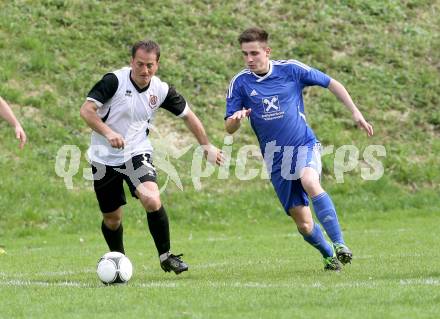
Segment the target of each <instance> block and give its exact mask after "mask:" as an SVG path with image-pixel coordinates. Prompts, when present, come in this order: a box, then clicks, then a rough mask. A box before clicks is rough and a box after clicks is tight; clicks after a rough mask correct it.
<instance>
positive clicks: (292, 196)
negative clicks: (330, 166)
mask: <svg viewBox="0 0 440 319" xmlns="http://www.w3.org/2000/svg"><path fill="white" fill-rule="evenodd" d="M280 156H281V157H282V160H279V161H277V162H276V164H274V165H273V166H272V172H271V174H270V180H271V182H272V185H273V187H274V188H275V192H276V193H277V195H278V199H279V200H280V202H281V204H282V205H283V207H284V211H285V212H286V214H287V215H290V214H289V209H290V208H293V207H296V206H300V205H301V206H309V198H308V195H307V193H306V191H305V190H304V188H303V187H302V185H301V180H300V178H301V174H302V170H303V169H304V168H305V167H311V168H313V169H315V170H316V171H317V172H318V174H321V144H320V143H313V144H310V145H305V146H300V147H298V148H293V147H284V149H283V152H282V154H280Z"/></svg>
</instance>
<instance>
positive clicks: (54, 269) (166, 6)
mask: <svg viewBox="0 0 440 319" xmlns="http://www.w3.org/2000/svg"><path fill="white" fill-rule="evenodd" d="M439 13H440V5H439V3H438V1H434V2H433V1H425V0H408V1H394V0H392V1H386V2H383V1H378V0H368V1H360V0H340V1H332V2H325V3H324V2H322V1H317V0H313V1H306V2H299V1H266V2H262V3H255V2H250V1H239V2H233V1H201V0H185V1H178V0H169V1H93V0H92V1H81V0H66V1H63V0H40V1H29V0H17V1H1V0H0V95H1V96H3V97H4V98H5V99H6V100H7V101H8V102H9V103H10V104H11V105H12V107H13V109H14V112H15V113H16V115H17V117H18V118H19V119H20V121H21V122H22V123H23V126H24V128H25V130H26V133H27V135H28V139H29V143H28V144H27V145H26V147H25V149H24V150H23V151H20V150H18V147H17V143H16V141H15V139H14V136H13V133H12V131H11V128H10V127H9V126H8V125H7V123H5V122H4V121H0V136H1V137H2V138H1V141H0V145H1V147H2V149H1V152H0V216H1V218H0V246H4V247H5V250H6V252H7V253H6V254H4V255H1V256H0V317H1V318H20V317H22V318H29V317H37V318H40V317H43V318H55V317H58V318H60V317H61V318H69V317H72V318H73V317H78V318H84V317H108V316H110V315H113V314H118V315H123V316H126V317H127V318H130V317H157V318H159V317H163V318H237V317H244V318H251V317H252V318H284V317H286V318H287V317H288V318H292V317H293V318H301V317H304V318H316V317H318V316H319V317H324V318H331V317H350V318H351V317H353V318H357V317H362V318H436V314H437V313H439V312H440V309H439V306H438V305H439V304H440V302H439V301H440V300H439V289H438V286H439V276H440V274H439V270H438V269H439V268H438V267H439V262H438V260H439V252H438V249H436V247H437V242H438V240H437V238H436V235H435V234H436V233H437V228H438V227H437V226H436V225H437V219H438V217H437V216H438V214H439V207H440V197H439V196H438V195H439V192H440V188H439V187H440V186H439V185H440V173H439V172H440V170H439V165H438V154H439V153H440V139H439V136H440V113H439V111H438V105H439V104H440V91H439V87H440V77H439V76H438V74H439V64H438V61H440V39H439V37H440V14H439ZM253 25H259V26H262V27H264V28H266V29H267V30H268V31H269V32H270V34H271V46H272V48H273V56H272V57H273V58H275V59H288V58H295V59H298V60H300V61H302V62H304V63H307V64H310V65H312V66H314V67H317V68H320V69H321V70H323V71H325V72H326V73H328V74H329V75H330V76H332V77H334V78H336V79H338V80H339V81H341V82H342V83H343V84H344V85H345V86H346V87H347V89H348V90H349V92H350V93H351V95H352V97H353V99H354V101H355V102H356V103H357V105H358V106H359V108H360V109H361V110H362V111H363V113H364V115H365V117H366V118H367V119H368V120H369V121H371V122H372V123H373V125H374V128H375V136H374V137H373V138H371V139H367V138H366V137H365V136H364V135H363V134H362V133H361V132H359V131H358V130H356V129H355V127H354V125H353V123H352V122H351V120H350V118H349V114H348V113H347V112H346V111H345V110H344V107H343V106H342V105H341V104H340V103H339V102H338V101H337V100H336V99H335V98H334V97H333V96H332V95H331V94H330V93H329V92H326V91H325V90H322V89H319V88H311V89H308V90H307V91H306V92H305V94H304V100H305V105H306V111H307V116H308V121H309V122H310V124H311V126H312V127H313V129H314V131H315V132H316V133H317V135H318V137H319V139H320V140H321V141H322V143H323V145H324V146H326V145H334V149H335V150H336V149H338V148H339V147H340V146H342V145H345V144H350V145H351V144H352V145H355V146H356V147H357V148H358V149H359V150H360V154H361V155H362V154H363V152H364V150H365V148H366V147H367V146H368V145H370V144H378V145H383V146H384V147H385V149H386V152H387V155H386V157H384V158H381V161H382V164H383V166H384V176H383V177H382V178H381V179H379V180H378V181H365V180H363V179H362V177H361V169H362V168H365V163H364V162H363V157H362V156H361V157H360V158H359V161H360V162H359V163H360V164H359V165H358V167H357V168H356V169H354V170H353V171H351V172H349V173H347V174H345V175H344V183H337V180H336V177H335V175H334V173H333V167H334V154H335V153H332V154H331V155H326V156H325V157H324V158H323V162H324V177H323V184H324V187H325V189H326V190H327V191H328V192H329V193H330V194H331V196H332V198H333V200H334V202H335V204H336V207H337V209H338V215H339V217H340V219H341V221H342V224H343V226H344V228H345V229H344V231H345V234H346V237H347V241H348V242H349V243H350V244H351V245H352V247H353V249H354V252H355V259H354V263H353V264H352V265H349V266H348V267H346V269H345V270H344V272H343V273H341V274H329V273H325V272H323V271H322V265H321V261H320V258H319V255H318V254H317V253H316V252H314V251H313V250H312V249H311V248H310V247H308V246H307V245H306V244H305V243H304V242H303V240H302V239H301V238H300V237H299V236H297V235H296V231H295V229H294V225H293V224H292V222H291V221H289V220H288V219H286V218H285V217H284V216H283V214H284V213H283V211H282V208H281V205H280V204H279V202H278V200H277V199H276V197H275V193H274V191H273V189H272V187H271V185H270V183H269V182H268V181H267V180H261V179H259V178H257V179H254V180H250V181H241V180H239V179H238V178H237V177H236V175H235V169H236V167H237V164H236V163H235V162H233V163H232V164H231V167H230V169H229V171H228V172H229V178H228V179H219V178H218V177H217V176H218V170H217V171H215V172H214V174H213V175H212V176H211V177H210V178H202V179H201V184H202V189H196V188H195V187H194V184H193V181H192V178H191V173H190V172H191V162H192V153H191V152H188V153H187V154H186V155H184V156H182V157H181V158H179V159H172V164H173V165H174V166H175V167H176V169H177V171H178V173H179V176H180V178H181V181H182V185H183V188H184V191H183V192H182V191H180V190H179V189H178V188H177V187H176V186H175V185H174V184H173V183H172V182H170V184H169V185H168V187H167V189H166V191H165V192H164V193H163V194H162V201H163V203H164V204H165V207H166V208H167V211H168V213H169V215H170V218H171V220H172V223H171V227H172V230H173V246H174V249H175V251H176V252H180V251H183V252H185V260H187V261H188V262H189V264H190V265H191V271H190V272H189V273H187V274H183V275H182V276H178V277H176V276H174V275H169V274H164V273H162V271H161V270H160V268H159V265H158V261H157V257H156V256H155V252H154V248H153V245H152V243H151V240H149V239H146V238H148V236H149V235H147V234H146V230H145V212H144V211H143V209H142V208H141V207H140V205H139V203H135V202H134V201H133V200H131V199H130V200H129V204H128V206H127V209H126V211H127V214H126V218H125V220H124V224H125V225H126V246H127V248H128V254H129V256H130V258H131V259H132V261H133V263H134V265H135V276H134V278H133V279H132V281H131V282H130V283H129V284H128V285H127V286H120V287H104V286H103V285H101V284H100V283H99V282H98V280H97V278H96V276H95V274H94V267H95V264H96V261H97V258H98V257H99V256H100V255H102V254H103V253H104V252H105V251H106V247H105V244H104V241H103V240H102V238H101V234H100V233H99V224H100V216H99V213H98V206H97V203H96V200H95V195H94V193H93V189H92V187H91V182H90V181H87V180H85V179H84V178H83V177H82V172H83V169H86V168H87V167H88V165H87V163H86V160H85V157H84V154H85V150H86V149H87V144H88V142H89V134H90V129H88V128H87V127H86V125H85V124H84V122H83V121H82V120H81V119H80V117H79V107H80V106H81V104H82V103H83V101H84V98H85V96H86V94H87V92H88V91H89V89H90V88H91V86H92V85H93V84H94V83H95V82H96V81H97V80H98V79H99V78H100V77H101V76H102V75H103V74H104V73H106V72H108V71H110V70H114V69H116V68H119V67H121V66H124V65H126V64H127V63H128V61H129V48H130V46H131V45H132V44H133V43H134V42H135V41H138V40H139V39H142V38H146V37H149V38H153V39H155V40H157V41H158V42H159V44H160V45H161V47H162V57H161V66H160V69H159V73H158V75H159V76H160V77H161V79H162V80H164V81H166V82H169V83H171V84H173V85H175V86H176V87H177V89H178V91H179V92H181V93H182V94H183V95H184V96H185V97H186V98H187V99H188V100H189V102H190V103H191V104H192V108H193V109H194V111H195V112H196V113H197V114H198V115H199V117H200V118H201V119H202V121H203V123H204V124H205V127H206V129H207V132H208V134H209V136H210V138H211V140H212V141H213V142H214V143H215V144H216V145H218V146H222V145H223V141H224V138H225V133H224V129H223V114H224V92H225V90H226V89H227V87H228V84H229V80H230V79H231V77H232V76H233V75H234V74H235V73H236V72H238V71H239V70H241V69H242V68H243V61H242V59H241V57H240V51H239V48H238V45H237V43H236V38H237V36H238V34H239V33H240V31H241V30H243V29H245V28H247V27H249V26H253ZM156 124H157V126H158V128H159V132H158V134H157V135H156V136H154V134H153V136H152V138H153V139H156V141H162V142H163V141H167V142H165V143H164V144H167V145H172V144H173V143H171V142H170V141H176V140H178V142H177V143H176V144H175V145H174V147H175V148H177V149H183V148H184V147H186V146H188V145H190V144H191V143H195V140H194V139H193V138H192V137H191V136H190V134H189V133H188V132H187V130H186V129H185V127H184V124H183V123H182V121H180V120H178V119H176V118H175V117H174V116H171V115H169V114H167V112H159V114H158V116H157V119H156ZM173 134H174V136H173ZM249 144H254V145H257V140H256V138H255V136H254V135H253V133H252V131H251V128H250V127H249V125H247V124H245V125H243V127H242V128H241V129H240V131H239V132H238V133H237V134H236V135H235V136H234V143H233V145H232V155H233V157H234V158H235V157H236V154H237V152H238V150H239V149H240V148H241V147H242V146H244V145H249ZM63 145H75V146H77V147H78V148H79V150H80V152H81V154H80V155H81V157H80V159H81V160H80V163H79V167H78V173H77V174H76V175H75V176H74V177H73V179H72V181H73V189H66V186H65V183H64V180H63V179H62V178H61V177H59V176H57V175H56V173H55V165H56V161H57V152H58V151H59V149H60V148H61V147H62V146H63ZM248 168H258V169H261V160H259V159H255V158H252V159H251V158H250V159H249V163H248ZM159 176H160V183H164V181H165V179H166V178H165V177H166V176H164V174H163V172H159ZM81 238H82V240H80V239H81ZM121 304H122V306H121Z"/></svg>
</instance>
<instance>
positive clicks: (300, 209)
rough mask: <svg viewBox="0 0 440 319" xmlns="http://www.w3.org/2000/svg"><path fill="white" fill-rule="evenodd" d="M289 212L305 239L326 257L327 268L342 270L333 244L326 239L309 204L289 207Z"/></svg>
mask: <svg viewBox="0 0 440 319" xmlns="http://www.w3.org/2000/svg"><path fill="white" fill-rule="evenodd" d="M289 214H290V216H291V217H292V218H293V220H294V221H295V224H296V227H297V228H298V231H299V232H300V234H301V235H302V236H303V238H304V240H305V241H306V242H308V243H309V244H310V245H312V246H313V247H315V248H316V249H318V250H319V252H320V253H321V255H322V256H323V258H324V269H325V270H336V271H339V270H341V268H342V266H341V263H340V262H339V261H338V259H337V258H336V256H335V254H334V251H333V248H332V246H331V245H330V244H329V243H328V242H327V241H326V240H325V238H324V234H323V233H322V231H321V227H319V224H316V223H315V222H314V221H313V218H312V213H311V211H310V208H309V207H308V206H302V205H300V206H295V207H293V208H291V209H289Z"/></svg>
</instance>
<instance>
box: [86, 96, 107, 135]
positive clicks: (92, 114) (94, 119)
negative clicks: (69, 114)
mask: <svg viewBox="0 0 440 319" xmlns="http://www.w3.org/2000/svg"><path fill="white" fill-rule="evenodd" d="M89 103H93V102H86V103H84V105H83V106H82V107H81V111H80V115H81V117H82V119H83V120H84V121H85V122H86V123H87V125H88V126H89V127H90V128H91V129H92V130H94V131H95V132H97V133H99V134H101V135H103V136H106V134H108V133H110V132H111V129H110V128H109V127H108V126H107V125H106V124H105V123H104V122H103V121H102V119H101V118H100V117H99V116H98V114H96V108H95V107H94V106H92V105H91V104H89Z"/></svg>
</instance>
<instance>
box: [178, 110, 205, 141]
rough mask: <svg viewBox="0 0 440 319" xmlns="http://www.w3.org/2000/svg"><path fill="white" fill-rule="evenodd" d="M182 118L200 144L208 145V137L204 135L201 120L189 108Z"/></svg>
mask: <svg viewBox="0 0 440 319" xmlns="http://www.w3.org/2000/svg"><path fill="white" fill-rule="evenodd" d="M183 120H184V122H185V124H186V126H187V127H188V129H189V130H190V131H191V133H192V134H193V135H194V136H195V138H196V139H197V142H199V144H200V145H209V139H208V136H207V135H206V131H205V128H204V127H203V124H202V122H200V120H199V119H198V118H197V116H196V115H195V114H194V113H193V112H192V111H191V110H190V111H189V112H188V114H187V115H186V116H185V117H184V118H183Z"/></svg>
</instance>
